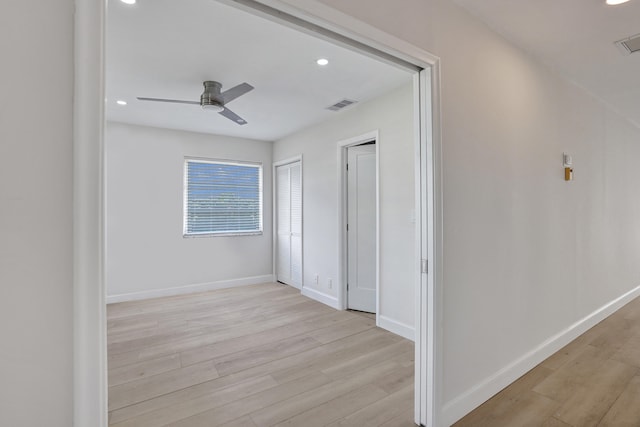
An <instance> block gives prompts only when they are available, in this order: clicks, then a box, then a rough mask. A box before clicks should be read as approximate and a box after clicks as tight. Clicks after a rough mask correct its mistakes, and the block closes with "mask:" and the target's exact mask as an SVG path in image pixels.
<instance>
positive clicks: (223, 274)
mask: <svg viewBox="0 0 640 427" xmlns="http://www.w3.org/2000/svg"><path fill="white" fill-rule="evenodd" d="M105 147H106V148H105V150H106V187H107V197H106V199H107V201H106V205H107V208H106V211H107V212H106V242H107V244H106V283H107V296H108V300H109V301H119V300H127V299H132V298H148V297H153V296H160V295H171V294H176V293H182V292H185V291H199V290H205V289H211V288H215V287H224V286H230V285H235V284H249V283H261V282H267V281H271V280H272V245H271V241H272V235H271V234H272V232H271V229H272V221H271V217H272V213H271V204H272V203H271V163H272V162H271V153H272V144H271V142H264V141H255V140H247V139H240V138H232V137H226V136H216V135H207V134H200V133H193V132H183V131H177V130H169V129H160V128H152V127H146V126H135V125H129V124H124V123H115V122H108V123H107V127H106V137H105ZM185 156H188V157H203V158H211V159H221V160H239V161H250V162H260V163H262V173H263V227H264V231H263V233H262V235H253V236H216V237H197V238H184V237H183V182H184V158H185Z"/></svg>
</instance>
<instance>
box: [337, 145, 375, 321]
mask: <svg viewBox="0 0 640 427" xmlns="http://www.w3.org/2000/svg"><path fill="white" fill-rule="evenodd" d="M346 151H347V153H346V157H347V164H346V181H347V182H346V188H347V194H346V197H347V203H346V206H345V207H346V210H347V212H346V217H347V224H346V230H345V231H346V234H347V251H346V258H347V259H346V260H345V261H343V262H344V264H345V265H346V267H347V268H346V269H347V282H346V283H347V308H348V309H350V310H358V311H364V312H367V313H377V312H378V310H377V295H378V289H377V288H378V244H377V242H378V238H377V236H378V231H377V229H378V197H377V194H378V179H377V176H378V168H377V164H378V162H377V155H376V141H375V140H373V141H369V142H365V143H362V144H359V145H351V146H347V147H346Z"/></svg>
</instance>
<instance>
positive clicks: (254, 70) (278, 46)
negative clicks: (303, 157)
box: [106, 0, 412, 141]
mask: <svg viewBox="0 0 640 427" xmlns="http://www.w3.org/2000/svg"><path fill="white" fill-rule="evenodd" d="M318 58H327V59H329V61H330V63H329V65H327V66H326V67H320V66H318V65H317V64H316V60H317V59H318ZM106 71H107V119H109V120H113V121H120V122H125V123H134V124H142V125H148V126H155V127H164V128H170V129H181V130H189V131H195V132H204V133H214V134H221V135H231V136H238V137H245V138H253V139H260V140H268V141H271V140H277V139H280V138H282V137H283V136H286V135H288V134H291V133H293V132H295V131H297V130H299V129H302V128H304V127H307V126H309V125H311V124H314V123H319V122H321V121H324V120H326V119H329V118H332V117H335V115H336V114H341V113H340V112H338V113H336V112H331V111H328V110H326V107H328V106H330V105H332V104H334V103H336V102H338V101H340V100H342V99H344V98H348V99H352V100H357V101H359V102H360V103H362V102H364V101H367V100H370V99H373V98H375V97H377V96H379V95H382V94H384V93H387V92H389V91H391V90H393V89H395V88H397V87H399V86H401V85H403V84H408V83H409V82H411V79H412V75H411V74H410V73H409V72H407V71H404V70H401V69H399V68H397V67H395V66H391V65H388V64H386V63H383V62H380V61H378V60H375V59H372V58H370V57H367V56H364V55H361V54H358V53H355V52H352V51H350V50H347V49H345V48H342V47H338V46H336V45H333V44H331V43H328V42H326V41H323V40H320V39H318V38H315V37H312V36H309V35H307V34H303V33H301V32H298V31H296V30H293V29H291V28H288V27H285V26H282V25H279V24H276V23H273V22H271V21H268V20H266V19H263V18H260V17H257V16H254V15H251V14H248V13H246V12H243V11H240V10H237V9H235V8H232V7H230V6H227V5H223V4H220V3H218V2H217V1H215V0H180V1H176V0H138V2H137V4H135V5H133V6H128V5H125V4H123V3H121V2H120V1H118V0H110V1H109V9H108V23H107V67H106ZM205 80H215V81H219V82H220V83H222V85H223V88H222V90H223V91H224V90H226V89H229V88H231V87H233V86H235V85H237V84H240V83H242V82H247V83H249V84H251V85H252V86H254V87H255V89H254V90H253V91H251V92H249V93H247V94H246V95H243V96H241V97H240V98H237V99H236V100H233V101H231V102H230V103H229V104H228V105H227V106H228V107H229V109H231V110H232V111H234V112H235V113H236V114H238V115H240V116H241V117H243V118H244V119H245V120H247V122H248V124H247V125H244V126H239V125H237V124H235V123H234V122H232V121H230V120H228V119H226V118H224V117H222V116H221V115H219V114H216V113H213V112H210V111H202V110H201V108H200V107H199V106H197V105H184V104H166V103H157V102H144V101H138V100H136V97H138V96H140V97H152V98H172V99H182V100H193V101H198V100H199V97H200V94H201V93H202V90H203V87H202V82H203V81H205ZM116 100H125V101H127V103H128V105H126V106H120V105H117V104H116ZM356 105H357V104H356ZM348 108H357V107H348ZM348 108H347V109H348ZM347 109H345V110H347Z"/></svg>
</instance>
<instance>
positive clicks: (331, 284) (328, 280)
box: [327, 279, 333, 289]
mask: <svg viewBox="0 0 640 427" xmlns="http://www.w3.org/2000/svg"><path fill="white" fill-rule="evenodd" d="M327 286H328V287H329V289H332V288H333V280H331V279H327Z"/></svg>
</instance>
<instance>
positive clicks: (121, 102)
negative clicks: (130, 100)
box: [116, 99, 127, 105]
mask: <svg viewBox="0 0 640 427" xmlns="http://www.w3.org/2000/svg"><path fill="white" fill-rule="evenodd" d="M116 104H118V105H127V101H123V100H122V99H119V100H117V101H116Z"/></svg>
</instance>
